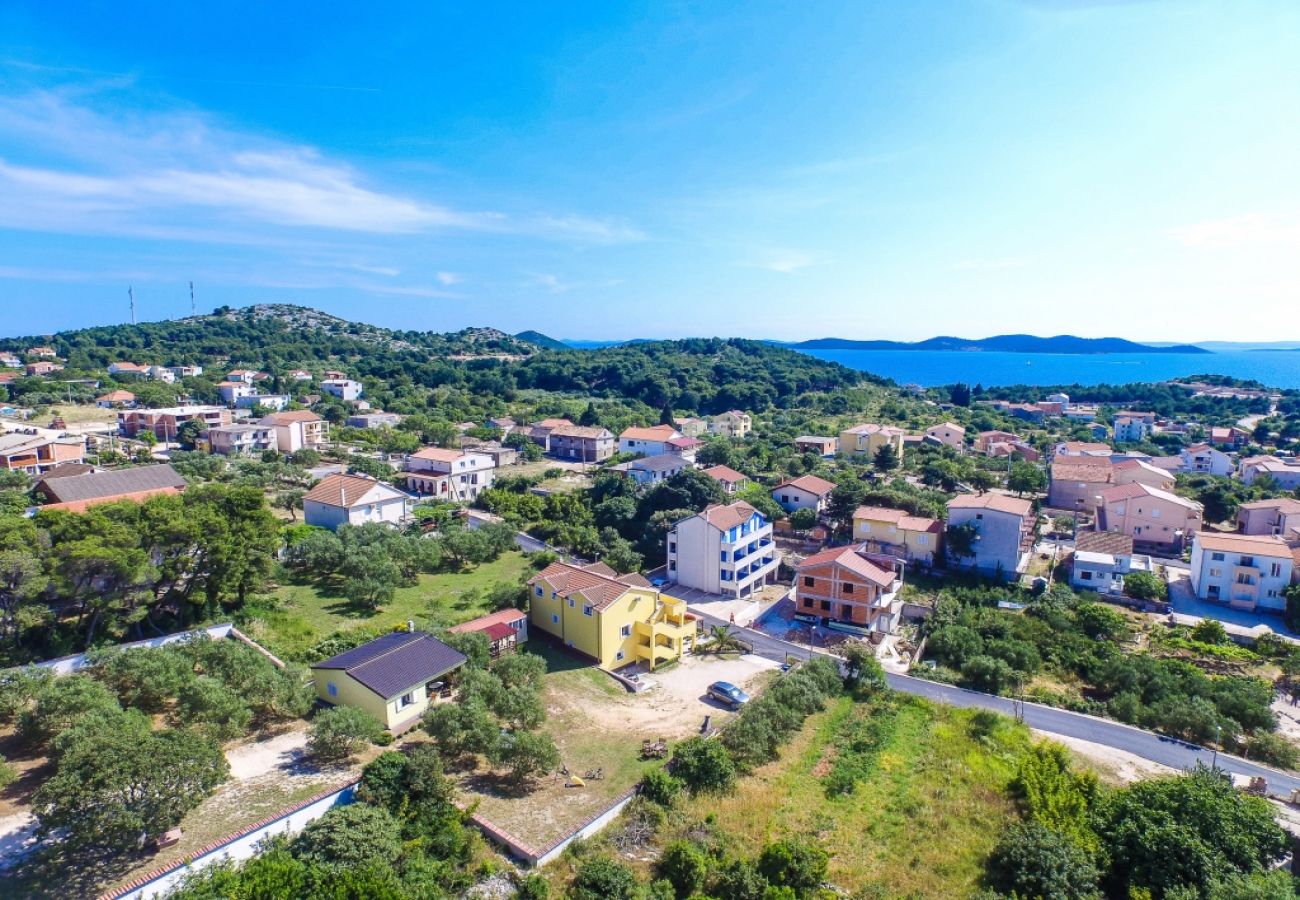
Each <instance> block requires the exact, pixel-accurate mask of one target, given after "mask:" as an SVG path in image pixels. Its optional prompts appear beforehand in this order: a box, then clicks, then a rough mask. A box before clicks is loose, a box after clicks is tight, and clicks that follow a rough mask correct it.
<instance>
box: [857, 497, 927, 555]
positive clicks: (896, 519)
mask: <svg viewBox="0 0 1300 900" xmlns="http://www.w3.org/2000/svg"><path fill="white" fill-rule="evenodd" d="M853 539H854V540H855V541H860V542H862V545H863V547H865V548H866V549H867V550H869V551H871V552H873V553H883V554H886V555H887V556H894V557H897V558H898V559H903V560H907V561H908V562H917V563H921V564H922V565H925V566H930V565H933V563H934V554H935V553H936V552H937V551H938V549H939V544H940V542H941V541H942V540H943V523H942V522H940V521H939V520H938V519H930V518H927V517H926V516H914V515H912V514H910V513H907V512H904V511H903V510H901V509H889V508H888V507H884V506H859V507H858V508H857V509H856V510H855V511H854V513H853Z"/></svg>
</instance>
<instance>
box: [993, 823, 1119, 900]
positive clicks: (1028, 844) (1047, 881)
mask: <svg viewBox="0 0 1300 900" xmlns="http://www.w3.org/2000/svg"><path fill="white" fill-rule="evenodd" d="M1099 878H1100V873H1099V872H1098V871H1097V866H1096V864H1095V863H1094V861H1093V858H1092V854H1090V853H1089V852H1088V851H1087V850H1085V849H1083V848H1082V847H1080V846H1079V845H1078V844H1076V843H1075V842H1074V841H1072V840H1070V838H1069V837H1067V836H1065V835H1064V834H1061V833H1060V832H1057V831H1053V830H1052V829H1050V828H1047V827H1045V826H1043V825H1039V824H1037V823H1034V822H1027V823H1024V824H1020V825H1015V826H1013V827H1012V828H1010V829H1009V830H1008V831H1007V833H1006V834H1005V835H1003V837H1002V839H1001V840H1000V841H999V842H998V845H997V847H996V848H994V850H993V856H992V857H991V858H990V860H989V880H990V882H992V884H993V886H994V887H996V888H997V889H998V890H1000V891H1002V892H1005V894H1008V895H1012V896H1016V897H1051V898H1053V900H1057V898H1059V900H1098V898H1100V897H1101V893H1100V892H1099V891H1098V887H1097V886H1098V880H1099Z"/></svg>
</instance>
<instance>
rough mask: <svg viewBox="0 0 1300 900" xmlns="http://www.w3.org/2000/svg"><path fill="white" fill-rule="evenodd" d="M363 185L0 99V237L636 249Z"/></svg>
mask: <svg viewBox="0 0 1300 900" xmlns="http://www.w3.org/2000/svg"><path fill="white" fill-rule="evenodd" d="M92 102H94V103H97V104H98V106H91V105H90V104H91V103H92ZM101 107H108V108H111V109H112V111H111V112H104V111H101ZM373 182H374V179H373V178H371V177H368V176H367V175H366V174H365V173H363V172H361V171H358V170H357V169H356V168H354V167H353V166H351V165H348V164H347V163H344V162H342V161H339V160H333V159H329V158H327V157H326V156H324V155H323V154H322V153H321V152H320V151H318V150H316V149H314V148H311V147H303V146H297V145H293V144H290V143H286V142H284V141H277V140H271V139H267V138H264V137H260V136H257V135H253V134H249V133H245V132H240V131H237V130H234V129H229V128H223V127H221V126H220V125H219V124H216V123H214V122H213V121H212V120H211V119H210V118H208V117H205V116H202V115H200V114H197V113H194V112H191V111H185V110H164V111H153V112H145V113H124V112H122V111H120V109H119V108H117V107H112V106H111V104H110V103H109V102H108V99H107V98H104V97H101V96H98V95H96V94H95V92H94V90H90V91H89V92H87V91H81V92H76V91H71V90H61V91H42V92H37V93H34V94H27V95H23V96H17V97H13V96H11V97H4V96H0V201H3V202H0V226H3V227H9V228H17V229H26V230H36V231H54V232H61V233H71V234H84V233H92V234H103V233H111V234H114V235H127V236H141V237H143V236H157V237H163V238H167V237H171V238H173V239H197V240H208V241H230V242H248V241H249V232H250V231H251V232H253V233H254V234H262V233H266V231H267V229H268V228H271V229H275V228H297V229H306V230H310V231H316V232H326V231H335V232H343V233H347V232H353V233H369V234H381V235H382V234H388V235H392V234H416V233H428V232H436V231H449V230H454V231H481V232H497V233H507V234H519V235H524V236H530V237H536V238H545V239H553V240H566V241H578V242H584V243H595V244H611V243H623V242H628V241H638V240H642V239H643V238H644V234H643V233H642V232H640V231H639V230H638V229H636V228H635V227H633V226H631V225H628V224H626V223H623V222H619V221H616V220H610V219H602V218H594V217H587V216H582V215H577V214H569V213H565V214H548V213H541V214H537V213H528V214H525V215H511V214H507V213H503V212H498V211H492V210H468V209H460V208H457V207H456V206H453V205H450V204H446V203H437V202H433V201H430V200H428V199H425V198H421V197H417V196H414V195H412V194H410V193H407V192H398V191H393V190H387V189H384V188H381V187H378V186H376V185H375V184H374V183H373ZM196 225H198V226H201V227H198V228H196ZM172 228H175V232H174V233H173V232H171V229H172Z"/></svg>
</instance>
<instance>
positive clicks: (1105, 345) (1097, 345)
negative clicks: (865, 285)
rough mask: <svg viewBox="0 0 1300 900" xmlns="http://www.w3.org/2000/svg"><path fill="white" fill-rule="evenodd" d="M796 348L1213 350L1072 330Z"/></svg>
mask: <svg viewBox="0 0 1300 900" xmlns="http://www.w3.org/2000/svg"><path fill="white" fill-rule="evenodd" d="M782 346H785V347H790V348H792V349H794V350H957V351H967V352H970V351H997V352H1003V353H1210V352H1211V351H1209V350H1206V349H1205V348H1204V347H1196V346H1193V345H1191V344H1174V345H1172V346H1165V347H1153V346H1151V345H1150V344H1139V343H1136V342H1134V341H1126V340H1124V339H1123V338H1081V337H1075V336H1074V335H1071V334H1058V335H1056V336H1055V337H1037V336H1035V335H1032V334H999V335H995V336H994V337H988V338H981V339H979V340H970V339H968V338H959V337H933V338H930V339H929V340H925V341H916V342H910V343H909V342H906V341H855V340H850V339H848V338H817V339H815V340H811V341H800V342H797V343H783V344H782Z"/></svg>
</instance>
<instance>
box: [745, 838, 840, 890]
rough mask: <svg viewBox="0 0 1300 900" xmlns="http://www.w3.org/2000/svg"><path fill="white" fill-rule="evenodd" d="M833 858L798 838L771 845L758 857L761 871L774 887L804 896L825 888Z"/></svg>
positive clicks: (819, 848)
mask: <svg viewBox="0 0 1300 900" xmlns="http://www.w3.org/2000/svg"><path fill="white" fill-rule="evenodd" d="M829 863H830V855H829V854H827V852H826V851H825V850H823V849H822V848H821V847H818V846H816V845H815V844H810V843H808V842H807V841H803V840H798V839H789V840H784V841H777V842H775V843H772V844H768V845H767V846H766V847H764V848H763V852H762V853H761V854H760V855H759V857H758V871H759V872H761V873H762V874H763V877H764V878H766V879H767V880H768V881H769V882H770V883H771V884H773V885H775V886H777V887H786V888H790V889H791V890H792V891H794V892H795V894H797V895H799V896H803V895H805V894H808V893H811V892H812V891H814V890H816V889H817V888H818V887H820V886H821V883H822V881H824V880H825V878H826V869H827V866H828V865H829Z"/></svg>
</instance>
